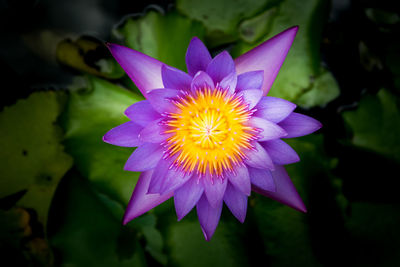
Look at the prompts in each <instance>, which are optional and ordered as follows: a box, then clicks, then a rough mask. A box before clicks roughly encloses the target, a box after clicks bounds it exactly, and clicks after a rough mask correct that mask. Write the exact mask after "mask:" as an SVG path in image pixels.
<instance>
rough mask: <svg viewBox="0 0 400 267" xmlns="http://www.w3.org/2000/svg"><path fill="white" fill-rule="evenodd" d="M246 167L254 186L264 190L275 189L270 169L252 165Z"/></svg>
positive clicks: (273, 190) (272, 190)
mask: <svg viewBox="0 0 400 267" xmlns="http://www.w3.org/2000/svg"><path fill="white" fill-rule="evenodd" d="M248 169H249V175H250V180H251V183H252V184H253V185H254V186H256V187H258V188H260V189H262V190H266V191H271V192H275V191H276V187H275V182H274V179H273V178H272V174H271V171H269V170H262V169H256V168H252V167H249V168H248Z"/></svg>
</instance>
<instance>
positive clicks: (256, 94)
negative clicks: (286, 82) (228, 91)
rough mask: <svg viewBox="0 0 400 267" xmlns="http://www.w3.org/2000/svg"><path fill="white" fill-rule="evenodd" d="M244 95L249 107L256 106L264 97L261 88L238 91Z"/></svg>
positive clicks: (244, 100)
mask: <svg viewBox="0 0 400 267" xmlns="http://www.w3.org/2000/svg"><path fill="white" fill-rule="evenodd" d="M238 95H240V96H242V97H243V102H244V103H245V104H247V105H249V109H252V108H254V107H255V106H256V105H257V103H258V102H259V101H260V99H261V97H262V91H261V90H259V89H248V90H243V91H240V92H239V93H238Z"/></svg>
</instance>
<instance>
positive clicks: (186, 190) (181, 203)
mask: <svg viewBox="0 0 400 267" xmlns="http://www.w3.org/2000/svg"><path fill="white" fill-rule="evenodd" d="M203 192H204V187H203V184H202V183H201V181H200V180H199V177H198V176H197V175H193V176H192V177H191V179H189V181H187V182H186V183H185V184H184V185H183V186H181V187H179V188H178V189H177V190H175V193H174V203H175V210H176V215H177V216H178V221H180V220H181V219H182V218H183V217H185V216H186V214H188V213H189V212H190V211H191V210H192V209H193V207H194V206H195V205H196V204H197V202H198V201H199V199H200V197H201V195H202V194H203Z"/></svg>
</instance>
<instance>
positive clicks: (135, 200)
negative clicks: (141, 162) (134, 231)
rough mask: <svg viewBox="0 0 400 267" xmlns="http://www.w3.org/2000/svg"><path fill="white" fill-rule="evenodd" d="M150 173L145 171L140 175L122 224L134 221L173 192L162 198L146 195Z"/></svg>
mask: <svg viewBox="0 0 400 267" xmlns="http://www.w3.org/2000/svg"><path fill="white" fill-rule="evenodd" d="M152 173H153V172H152V171H147V172H142V173H141V174H140V177H139V180H138V182H137V183H136V186H135V189H134V190H133V193H132V196H131V199H130V200H129V204H128V207H127V208H126V210H125V214H124V219H123V224H127V223H128V222H129V221H131V220H133V219H135V218H136V217H138V216H140V215H142V214H143V213H145V212H147V211H149V210H151V209H152V208H154V207H156V206H158V205H160V204H161V203H163V202H164V201H166V200H167V199H169V198H170V197H172V195H173V192H170V193H168V194H165V195H162V196H161V195H159V194H147V189H148V187H149V183H150V179H151V175H152Z"/></svg>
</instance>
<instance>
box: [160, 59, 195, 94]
mask: <svg viewBox="0 0 400 267" xmlns="http://www.w3.org/2000/svg"><path fill="white" fill-rule="evenodd" d="M161 77H162V80H163V83H164V87H165V88H171V89H176V90H185V91H186V90H189V89H190V83H191V82H192V77H191V76H190V75H189V74H187V73H186V72H183V71H181V70H179V69H176V68H173V67H169V66H167V65H163V66H162V67H161Z"/></svg>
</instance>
